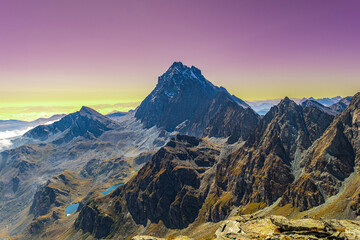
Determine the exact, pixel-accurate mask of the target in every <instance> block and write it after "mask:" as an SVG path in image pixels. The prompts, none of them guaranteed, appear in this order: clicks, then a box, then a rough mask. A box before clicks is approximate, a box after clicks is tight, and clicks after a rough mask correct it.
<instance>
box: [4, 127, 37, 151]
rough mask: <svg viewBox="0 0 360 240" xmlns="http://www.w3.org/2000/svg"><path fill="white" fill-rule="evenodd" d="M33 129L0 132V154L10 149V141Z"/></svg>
mask: <svg viewBox="0 0 360 240" xmlns="http://www.w3.org/2000/svg"><path fill="white" fill-rule="evenodd" d="M32 128H34V127H28V128H25V129H19V130H11V131H9V130H8V131H2V132H0V152H1V151H4V150H6V149H9V148H11V146H12V140H13V139H16V138H18V137H20V136H22V135H23V134H24V133H26V132H27V131H29V130H30V129H32Z"/></svg>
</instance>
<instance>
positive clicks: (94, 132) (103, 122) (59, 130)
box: [24, 107, 118, 144]
mask: <svg viewBox="0 0 360 240" xmlns="http://www.w3.org/2000/svg"><path fill="white" fill-rule="evenodd" d="M117 126H118V124H117V123H116V122H114V121H112V120H110V119H109V118H107V117H105V116H103V115H101V114H100V113H98V112H96V111H95V110H93V109H91V108H88V107H82V108H81V109H80V111H78V112H75V113H72V114H69V115H67V116H65V117H63V118H62V119H61V120H60V121H57V122H55V123H53V124H50V125H40V126H38V127H36V128H34V129H32V130H30V131H29V132H27V133H26V134H24V137H27V138H30V139H35V140H40V141H47V142H52V143H54V144H62V143H67V142H69V141H71V140H72V139H74V138H76V137H84V138H87V139H93V138H97V137H99V136H100V135H101V134H102V133H103V132H105V131H108V130H110V129H114V128H116V127H117Z"/></svg>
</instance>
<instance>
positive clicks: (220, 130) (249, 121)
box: [202, 91, 260, 143]
mask: <svg viewBox="0 0 360 240" xmlns="http://www.w3.org/2000/svg"><path fill="white" fill-rule="evenodd" d="M210 109H211V110H210V111H209V113H210V115H211V116H213V117H212V118H211V120H210V121H209V124H208V125H207V127H206V129H205V131H204V132H203V134H202V137H206V136H207V137H215V138H229V139H228V143H234V142H236V141H239V140H242V141H246V140H247V139H248V137H249V136H250V135H251V134H252V133H253V132H254V130H255V128H256V125H257V123H258V121H259V119H260V117H259V115H257V114H256V113H255V112H254V111H253V110H252V109H251V108H243V107H241V106H239V105H238V104H237V103H235V102H233V101H232V99H230V97H229V96H228V94H226V93H225V92H223V91H221V92H219V93H218V94H217V95H216V97H215V99H214V100H213V102H212V104H211V106H210ZM212 109H213V110H212ZM214 112H215V113H214Z"/></svg>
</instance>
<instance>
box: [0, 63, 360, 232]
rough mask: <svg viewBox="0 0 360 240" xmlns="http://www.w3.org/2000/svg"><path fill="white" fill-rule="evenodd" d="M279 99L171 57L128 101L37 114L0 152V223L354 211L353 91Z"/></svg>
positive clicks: (75, 228)
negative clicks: (123, 106) (142, 92)
mask: <svg viewBox="0 0 360 240" xmlns="http://www.w3.org/2000/svg"><path fill="white" fill-rule="evenodd" d="M277 101H278V100H271V101H270V100H269V101H264V102H262V103H260V102H256V103H253V102H245V101H243V100H241V99H239V98H237V97H235V96H233V95H231V94H229V92H228V91H227V90H226V89H225V88H222V87H218V86H215V85H213V84H212V83H210V82H209V81H208V80H206V79H205V77H204V76H203V75H202V73H201V71H200V70H199V69H197V68H196V67H193V66H192V67H187V66H185V65H183V64H182V63H181V62H175V63H173V64H172V65H171V66H170V68H169V69H168V70H167V71H166V72H165V73H164V74H163V75H161V76H160V77H159V79H158V83H157V85H156V87H155V88H154V90H153V91H152V92H151V93H150V94H149V95H148V96H147V97H146V98H145V99H144V100H143V102H142V103H141V104H140V106H139V107H138V108H137V109H136V110H135V111H131V112H128V113H121V112H116V113H113V114H109V115H107V116H104V115H102V114H100V113H98V112H96V111H95V110H93V109H91V108H88V107H82V108H81V109H80V110H79V111H78V112H75V113H71V114H68V115H66V116H63V117H62V118H61V119H59V120H58V121H56V122H54V123H52V124H48V125H40V126H36V127H34V128H33V129H31V130H29V131H28V132H26V133H25V134H24V135H23V136H21V137H19V138H17V139H16V140H14V141H13V144H14V145H13V148H12V149H8V150H6V151H2V152H0V230H3V231H4V232H5V231H6V232H7V233H8V236H17V237H19V238H20V239H59V238H61V239H81V238H83V239H102V238H108V239H130V238H131V237H134V236H135V235H137V234H145V235H153V236H158V237H170V235H171V234H176V235H180V234H182V235H188V236H190V237H192V238H204V239H205V238H208V237H211V238H212V239H213V238H215V237H214V234H215V232H219V231H216V229H218V227H219V226H220V223H219V222H221V221H225V222H221V223H222V224H225V225H226V223H230V222H226V221H232V220H231V219H234V217H239V216H242V215H245V214H253V215H251V216H249V217H246V218H249V219H255V218H256V219H257V218H258V217H259V218H260V217H264V216H270V215H273V214H276V215H283V216H287V217H290V218H301V217H313V218H320V217H325V218H347V219H352V220H355V219H357V218H360V197H359V196H360V173H359V171H360V170H359V169H360V165H359V164H360V160H359V159H360V156H359V153H360V149H359V146H360V143H359V126H360V119H359V116H360V105H359V103H360V93H357V94H356V95H354V96H353V97H347V98H339V97H336V98H332V99H321V100H319V99H316V100H314V99H301V100H300V99H298V100H297V101H293V100H292V99H289V98H287V97H286V98H284V99H281V100H279V102H277ZM252 104H253V105H252ZM254 104H255V105H254ZM256 104H257V105H256ZM261 104H262V105H261ZM266 104H267V105H266ZM260 105H261V106H260ZM270 105H271V106H270ZM254 106H255V107H254ZM256 106H259V107H264V106H265V107H266V108H268V107H269V110H268V111H267V113H266V114H265V115H264V116H261V114H258V113H257V112H255V111H254V110H253V108H254V109H256ZM123 183H124V184H123ZM113 186H116V187H117V188H116V187H114V188H116V190H114V191H112V192H111V193H109V194H105V195H103V192H104V190H106V189H108V188H109V187H113ZM109 191H110V190H109ZM105 192H106V191H105ZM72 203H79V206H78V209H77V211H75V212H74V213H72V214H70V215H65V208H66V207H67V206H69V205H70V204H72ZM246 216H248V215H246ZM279 219H280V218H277V221H280V220H279ZM264 221H273V222H272V223H273V224H275V225H276V226H278V225H279V223H278V222H276V221H275V220H269V219H268V218H266V219H264ZM231 224H233V223H231ZM353 224H356V222H355V221H354V222H353ZM3 226H10V227H8V228H7V227H3ZM221 226H222V228H221V229H222V230H221V231H220V232H223V231H225V230H226V229H227V228H228V227H227V225H226V226H224V225H221ZM327 226H328V228H329V226H330V225H327ZM331 226H332V225H331ZM301 229H304V227H303V228H301ZM306 229H307V228H306ZM309 229H312V230H311V231H312V232H311V234H312V235H314V234H315V235H316V236H318V234H317V231H318V230H319V229H315V228H311V227H309ZM331 229H332V228H331ZM336 229H340V227H338V228H336ZM274 231H275V230H274ZM277 231H280V230H277ZM281 231H283V230H281ZM286 231H291V230H289V229H288V230H286ZM334 231H335V230H334ZM339 231H340V230H339ZM339 231H338V230H336V231H335V232H337V233H338V232H339ZM343 232H346V230H343ZM238 233H239V231H238V232H237V234H238ZM309 234H310V233H309ZM319 234H320V235H321V234H323V233H319ZM230 235H231V234H230ZM230 235H229V236H230ZM320 235H319V236H320ZM219 236H220V235H219ZM356 236H359V237H360V234H359V235H356ZM140 239H144V238H140ZM145 239H146V238H145ZM217 239H228V238H221V237H219V238H217ZM235 239H237V238H235ZM335 239H336V238H335ZM355 239H356V238H355Z"/></svg>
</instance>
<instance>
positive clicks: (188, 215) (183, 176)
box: [75, 135, 220, 234]
mask: <svg viewBox="0 0 360 240" xmlns="http://www.w3.org/2000/svg"><path fill="white" fill-rule="evenodd" d="M219 154H220V151H219V150H218V149H217V148H216V147H215V145H213V144H211V143H209V142H206V141H204V140H200V139H198V138H195V137H189V136H183V135H178V136H177V137H176V138H174V139H172V140H171V141H170V142H169V143H168V144H167V145H166V146H165V147H163V148H161V149H160V150H159V151H158V152H157V153H156V154H155V155H154V156H153V158H152V159H151V160H150V162H148V163H147V164H146V165H145V166H144V167H143V168H142V169H141V170H140V171H139V172H138V174H137V175H136V177H134V178H133V179H131V180H130V181H129V182H128V183H126V184H125V185H124V186H122V187H119V188H117V189H116V190H115V191H114V192H113V193H111V195H110V196H108V198H110V199H111V200H110V201H111V205H110V206H108V209H112V211H110V213H111V214H110V215H109V216H110V217H111V219H113V220H114V222H116V221H120V222H121V224H125V222H129V221H130V222H131V221H133V222H134V224H135V223H136V224H142V225H144V226H145V225H146V224H147V223H148V221H150V222H152V223H158V222H159V221H162V222H163V223H164V224H165V226H166V227H168V228H184V227H187V226H188V225H189V224H190V223H192V222H193V221H194V220H195V218H196V217H197V216H198V214H199V211H200V209H201V207H202V205H203V203H204V201H205V198H206V196H207V193H208V191H209V188H210V183H211V182H212V181H213V178H214V173H215V172H214V167H213V166H214V165H215V164H216V163H217V160H218V156H219ZM101 201H102V200H101V199H98V200H96V201H93V202H90V203H88V204H85V207H83V208H82V209H81V211H80V214H79V217H78V219H77V220H76V224H75V227H76V228H78V229H82V230H83V231H85V232H90V233H93V232H94V231H95V230H94V229H95V228H98V227H99V226H97V225H96V224H94V225H91V226H90V225H89V224H90V223H89V222H94V219H96V218H97V216H102V215H104V212H105V211H106V212H108V210H103V209H102V208H101V206H103V205H102V204H101ZM104 201H109V199H105V200H104ZM89 204H94V205H89ZM106 205H107V204H106ZM90 206H91V207H90ZM90 208H91V209H92V210H91V209H90ZM128 214H130V215H128ZM125 215H128V216H131V220H128V221H127V220H124V219H123V216H125ZM122 221H124V223H122ZM121 224H120V225H121ZM112 227H113V228H114V229H115V230H114V231H116V228H117V227H116V226H112ZM124 234H125V233H124Z"/></svg>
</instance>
